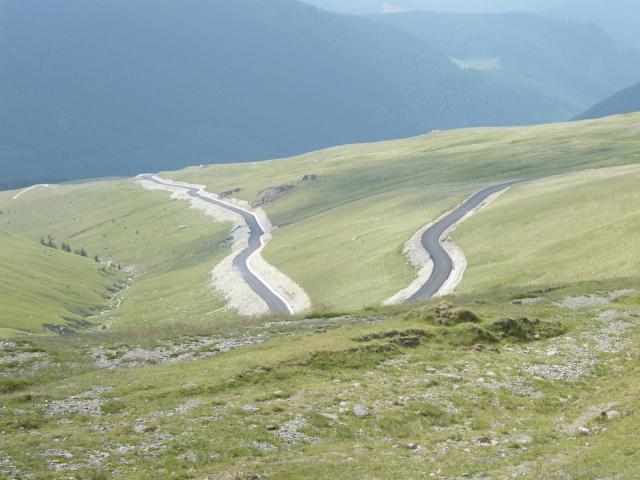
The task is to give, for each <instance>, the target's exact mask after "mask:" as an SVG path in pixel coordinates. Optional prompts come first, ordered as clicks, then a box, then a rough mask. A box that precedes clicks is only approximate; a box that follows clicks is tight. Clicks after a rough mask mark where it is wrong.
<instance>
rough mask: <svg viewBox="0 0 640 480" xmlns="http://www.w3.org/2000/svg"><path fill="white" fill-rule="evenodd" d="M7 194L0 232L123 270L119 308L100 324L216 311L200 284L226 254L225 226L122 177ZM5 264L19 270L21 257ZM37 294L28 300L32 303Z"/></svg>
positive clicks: (217, 304) (194, 317)
mask: <svg viewBox="0 0 640 480" xmlns="http://www.w3.org/2000/svg"><path fill="white" fill-rule="evenodd" d="M14 194H15V192H10V193H5V194H3V195H2V196H0V210H2V211H4V213H3V214H2V216H1V217H2V218H3V219H4V221H3V223H2V224H0V230H2V231H5V232H9V233H11V234H13V235H17V236H20V237H21V238H26V239H29V241H32V242H33V241H39V239H40V238H41V237H46V236H47V235H49V234H51V235H52V236H53V237H54V238H55V240H56V242H58V243H61V242H63V241H64V242H68V243H69V244H71V246H72V247H73V246H80V245H82V246H85V247H86V249H87V251H88V252H89V253H90V254H91V256H93V255H94V254H98V255H99V256H100V259H101V260H103V261H108V260H113V261H114V262H115V263H117V264H121V265H122V266H123V268H125V269H126V270H127V271H128V272H130V273H128V275H130V276H132V282H131V286H130V288H129V289H128V290H126V291H123V292H121V293H120V296H121V297H122V299H123V302H122V305H121V307H120V308H119V309H117V310H114V311H112V312H110V313H108V314H105V315H103V316H102V317H101V321H102V322H106V323H116V324H118V325H125V324H127V323H135V324H138V325H140V324H154V323H165V322H182V321H206V320H211V319H215V318H216V315H219V314H220V313H219V310H220V309H221V308H222V307H223V306H224V302H223V301H222V299H221V298H219V297H218V296H217V295H216V294H215V293H214V292H212V291H210V289H209V288H208V287H207V283H208V278H209V271H210V270H211V269H212V268H213V266H214V265H215V264H216V263H217V262H219V261H220V260H221V259H222V258H223V257H224V256H225V255H226V254H227V253H228V248H229V244H228V243H227V240H228V236H229V225H226V224H219V223H215V222H213V221H211V220H210V219H207V218H205V217H203V216H202V215H200V213H198V212H197V211H194V210H190V209H189V208H188V204H187V203H186V202H177V201H173V200H170V199H169V196H168V195H167V194H166V193H162V192H148V191H145V190H143V189H142V188H140V187H139V186H137V185H135V184H134V182H133V181H129V180H127V181H114V182H94V183H84V184H77V185H58V186H54V187H51V188H49V189H36V190H32V191H30V192H28V193H25V194H24V195H22V196H20V197H19V198H18V199H17V200H12V199H11V198H12V197H13V195H14ZM5 222H6V223H5ZM181 226H184V228H182V229H179V227H181ZM27 243H28V242H27ZM7 262H8V263H7V267H8V268H12V269H19V268H20V264H21V262H22V257H21V256H8V257H7ZM63 270H64V269H61V271H63ZM18 285H19V284H18ZM12 298H13V296H9V297H8V300H7V301H8V302H9V303H11V299H12ZM38 298H39V297H38V296H30V297H28V301H29V302H31V303H32V304H36V303H37V302H38V301H39V300H38ZM12 308H20V307H19V306H17V305H16V306H15V307H12Z"/></svg>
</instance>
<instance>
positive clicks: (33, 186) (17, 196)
mask: <svg viewBox="0 0 640 480" xmlns="http://www.w3.org/2000/svg"><path fill="white" fill-rule="evenodd" d="M40 187H42V188H49V184H47V183H39V184H38V185H32V186H30V187H27V188H25V189H24V190H21V191H19V192H18V193H16V194H15V195H14V196H13V197H12V198H11V200H17V199H19V198H20V197H21V196H22V195H24V194H25V193H27V192H29V191H31V190H33V189H35V188H40Z"/></svg>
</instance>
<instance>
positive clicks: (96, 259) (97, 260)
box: [93, 254, 100, 263]
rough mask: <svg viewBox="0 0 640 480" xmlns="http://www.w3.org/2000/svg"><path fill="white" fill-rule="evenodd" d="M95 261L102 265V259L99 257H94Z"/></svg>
mask: <svg viewBox="0 0 640 480" xmlns="http://www.w3.org/2000/svg"><path fill="white" fill-rule="evenodd" d="M93 259H94V260H95V261H96V263H100V257H98V255H97V254H96V255H94V256H93Z"/></svg>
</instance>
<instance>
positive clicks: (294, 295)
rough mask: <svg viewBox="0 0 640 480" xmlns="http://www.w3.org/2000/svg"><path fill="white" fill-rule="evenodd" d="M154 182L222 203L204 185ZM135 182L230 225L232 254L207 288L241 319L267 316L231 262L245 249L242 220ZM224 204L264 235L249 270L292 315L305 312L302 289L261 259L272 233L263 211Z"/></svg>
mask: <svg viewBox="0 0 640 480" xmlns="http://www.w3.org/2000/svg"><path fill="white" fill-rule="evenodd" d="M154 178H157V179H158V180H161V181H165V182H170V183H175V184H178V185H182V186H184V187H189V188H198V189H199V190H200V193H201V194H202V195H206V196H209V197H211V198H214V199H216V200H221V201H222V199H221V198H219V197H218V196H216V195H212V194H211V193H208V192H207V191H206V190H205V189H204V186H203V185H194V184H189V183H184V182H176V181H173V180H166V179H162V178H160V177H158V176H154ZM136 182H137V183H138V184H139V185H140V186H142V187H143V188H145V189H148V190H164V191H168V192H171V193H172V195H171V198H174V199H180V200H187V201H188V202H189V203H190V205H191V207H192V208H196V209H198V210H200V211H202V212H203V213H204V214H205V215H206V216H209V217H211V218H213V219H214V220H215V221H217V222H232V223H233V230H232V232H233V244H232V247H231V253H230V254H229V255H228V256H227V257H225V258H224V259H223V260H222V261H221V262H220V263H219V264H218V265H216V266H215V267H214V268H213V270H211V274H210V283H209V286H210V288H212V289H214V290H215V291H216V292H218V293H219V294H220V295H222V296H223V297H224V298H225V299H226V300H227V302H228V306H229V307H230V308H233V309H234V310H236V311H237V312H238V313H240V314H241V315H245V316H259V315H265V314H268V313H270V310H269V307H268V305H267V304H266V303H265V301H264V300H263V299H262V298H261V297H260V296H259V295H258V294H256V293H255V292H254V291H253V290H252V289H251V287H249V285H248V284H247V283H246V282H245V281H244V279H243V278H242V276H241V275H240V273H239V272H238V271H237V270H236V269H235V268H234V266H233V259H234V258H235V257H236V255H237V254H238V253H239V252H240V251H241V250H243V249H244V248H246V247H247V245H248V239H249V229H248V227H247V225H246V223H245V222H244V219H243V218H242V216H240V215H238V214H237V213H234V212H232V211H230V210H227V209H225V208H223V207H220V206H217V205H214V204H211V203H208V202H205V201H202V200H200V199H197V198H193V197H191V196H189V195H187V192H186V191H184V190H183V189H181V188H177V187H172V186H170V185H158V184H157V183H153V182H150V181H147V180H144V179H143V178H140V177H138V178H137V179H136ZM223 201H224V202H225V203H229V204H231V205H234V206H237V207H240V208H242V209H244V210H248V211H250V213H252V214H254V215H255V216H256V218H257V219H258V222H259V223H260V226H261V227H262V229H263V230H264V231H265V232H267V233H266V234H265V235H264V236H263V237H262V239H261V241H262V248H261V249H260V250H258V251H256V252H255V253H254V254H253V255H251V257H249V259H248V261H247V265H248V266H249V268H250V270H251V271H252V272H253V273H254V274H255V275H257V276H258V277H260V279H261V280H262V281H263V282H265V283H266V284H267V285H268V286H269V288H270V289H271V290H272V291H273V292H274V293H275V294H276V295H278V296H279V297H280V298H281V299H282V300H283V301H284V302H285V303H286V304H287V306H288V307H289V310H290V311H291V313H292V314H298V313H303V312H305V311H308V310H309V309H310V308H311V300H310V298H309V296H308V295H307V294H306V292H305V291H304V289H303V288H302V287H300V286H299V285H298V284H297V283H295V282H294V281H293V280H291V279H290V278H289V277H287V276H286V275H285V274H284V273H282V272H280V271H279V270H278V269H276V268H275V267H273V266H272V265H270V264H269V263H268V262H267V261H266V260H264V258H263V257H262V255H261V252H262V249H264V247H265V245H266V244H267V242H268V241H269V240H270V239H271V235H270V234H269V232H271V230H272V229H273V226H272V224H271V222H270V221H269V218H268V217H267V215H266V213H265V212H264V211H263V210H262V209H252V208H251V207H250V205H249V204H248V202H245V201H242V200H237V199H232V198H228V197H225V198H224V200H223Z"/></svg>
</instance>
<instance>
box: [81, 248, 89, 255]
mask: <svg viewBox="0 0 640 480" xmlns="http://www.w3.org/2000/svg"><path fill="white" fill-rule="evenodd" d="M80 256H81V257H87V256H88V255H87V251H86V250H85V249H84V247H81V248H80Z"/></svg>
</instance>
